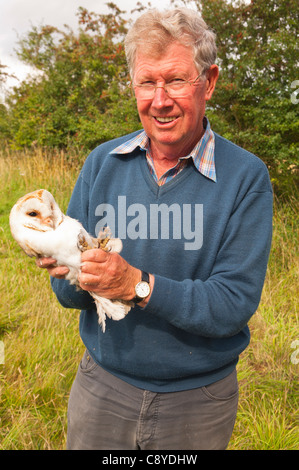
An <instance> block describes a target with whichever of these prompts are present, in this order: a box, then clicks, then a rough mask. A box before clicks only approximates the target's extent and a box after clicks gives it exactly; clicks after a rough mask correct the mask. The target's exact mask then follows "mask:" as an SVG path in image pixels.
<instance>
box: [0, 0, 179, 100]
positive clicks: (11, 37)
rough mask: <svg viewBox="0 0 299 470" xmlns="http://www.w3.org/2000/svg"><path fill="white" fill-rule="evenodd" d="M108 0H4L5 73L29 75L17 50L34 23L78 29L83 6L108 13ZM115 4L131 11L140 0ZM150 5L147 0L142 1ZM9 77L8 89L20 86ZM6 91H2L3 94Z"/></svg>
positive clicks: (1, 56)
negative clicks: (17, 54)
mask: <svg viewBox="0 0 299 470" xmlns="http://www.w3.org/2000/svg"><path fill="white" fill-rule="evenodd" d="M107 2H108V0H0V63H1V64H2V65H6V66H7V68H6V69H5V72H7V73H11V74H14V75H16V76H17V77H18V78H19V79H20V80H23V79H25V78H26V76H27V74H28V73H32V69H31V68H30V67H28V66H26V65H25V64H23V63H22V62H21V61H19V60H18V58H17V56H16V53H15V52H14V49H15V48H16V47H17V41H18V38H20V37H22V36H24V35H25V34H26V33H27V32H29V31H30V30H31V27H32V26H39V25H46V24H48V25H51V26H56V27H58V28H63V25H64V24H67V25H68V26H70V27H72V28H73V29H76V27H77V25H78V18H77V16H76V12H77V11H78V8H79V7H80V6H82V7H84V8H86V9H87V10H88V11H94V12H95V13H107V12H108V11H109V9H108V7H107V5H106V3H107ZM114 3H115V4H116V5H117V6H118V7H119V8H120V9H121V10H125V11H127V12H128V13H129V14H130V11H131V10H132V9H133V8H135V7H136V3H137V0H114ZM141 3H142V4H144V5H147V3H148V2H147V0H143V1H142V0H141ZM151 6H152V7H156V8H159V9H165V8H167V7H169V6H170V0H151ZM17 83H18V82H17V81H16V80H14V79H9V80H7V82H6V85H5V88H8V89H9V87H11V86H15V85H17ZM3 93H4V90H0V96H3Z"/></svg>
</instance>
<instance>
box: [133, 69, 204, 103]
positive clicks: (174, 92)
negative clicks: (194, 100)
mask: <svg viewBox="0 0 299 470" xmlns="http://www.w3.org/2000/svg"><path fill="white" fill-rule="evenodd" d="M201 75H202V74H200V75H198V77H196V78H195V79H194V80H192V81H190V80H180V79H175V80H172V81H171V82H168V83H165V85H157V84H156V83H153V82H145V83H140V84H134V85H133V88H135V89H136V98H138V99H140V100H152V99H153V98H154V96H155V93H156V90H157V88H163V89H164V91H165V92H166V93H167V95H168V96H169V97H170V98H185V97H186V96H188V95H189V93H190V89H191V86H192V85H196V82H197V80H198V79H199V78H200V77H201Z"/></svg>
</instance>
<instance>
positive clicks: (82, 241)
mask: <svg viewBox="0 0 299 470" xmlns="http://www.w3.org/2000/svg"><path fill="white" fill-rule="evenodd" d="M77 246H78V248H79V250H80V251H82V252H83V251H86V250H91V249H92V248H95V247H94V246H90V245H89V243H88V241H87V240H86V238H85V235H84V233H83V232H80V233H79V235H78V243H77Z"/></svg>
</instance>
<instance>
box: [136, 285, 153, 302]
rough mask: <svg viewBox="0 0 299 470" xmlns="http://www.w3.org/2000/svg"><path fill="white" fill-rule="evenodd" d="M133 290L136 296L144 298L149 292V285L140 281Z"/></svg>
mask: <svg viewBox="0 0 299 470" xmlns="http://www.w3.org/2000/svg"><path fill="white" fill-rule="evenodd" d="M135 292H136V295H137V296H138V297H141V298H142V299H145V297H147V296H148V295H149V294H150V286H149V284H148V283H147V282H145V281H140V282H138V284H137V286H136V287H135Z"/></svg>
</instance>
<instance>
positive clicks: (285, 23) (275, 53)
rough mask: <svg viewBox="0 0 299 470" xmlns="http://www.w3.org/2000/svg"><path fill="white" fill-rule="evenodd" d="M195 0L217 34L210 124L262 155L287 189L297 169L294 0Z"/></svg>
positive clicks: (277, 186) (281, 186)
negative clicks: (217, 68) (216, 69)
mask: <svg viewBox="0 0 299 470" xmlns="http://www.w3.org/2000/svg"><path fill="white" fill-rule="evenodd" d="M183 3H184V4H185V5H186V6H188V4H189V3H191V2H190V1H188V0H186V1H184V2H183ZM192 3H194V2H192ZM195 4H196V6H197V8H198V9H199V11H200V12H201V14H202V16H203V18H204V19H205V21H206V22H207V24H208V25H209V26H210V27H212V28H213V29H214V30H215V32H216V34H217V46H218V57H219V59H218V63H219V66H220V77H219V80H218V83H217V87H216V90H215V93H214V96H213V99H212V101H211V102H210V103H209V107H208V115H209V117H210V120H211V124H212V127H213V129H214V130H215V131H216V132H219V133H220V134H222V135H223V136H224V137H227V138H228V139H230V140H233V141H234V142H236V143H237V144H239V145H241V146H243V147H245V148H246V149H248V150H250V151H252V152H253V153H255V154H256V155H258V156H259V157H260V158H262V159H263V160H264V161H265V163H266V164H267V165H268V168H269V170H270V174H271V177H272V182H273V185H274V187H275V189H276V191H277V192H278V191H279V192H280V193H281V192H288V191H289V188H290V186H292V184H293V183H295V182H298V172H299V169H298V150H299V148H298V136H299V116H298V104H297V106H296V104H295V102H294V100H291V94H292V92H293V91H294V90H293V89H292V83H293V82H294V81H295V80H296V79H299V76H298V24H299V21H298V20H299V15H298V12H299V7H298V2H297V1H296V0H269V1H267V2H265V1H264V0H251V1H250V2H248V1H244V0H237V1H233V2H231V1H229V2H228V1H225V0H199V1H198V0H196V1H195ZM297 88H299V86H297Z"/></svg>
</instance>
